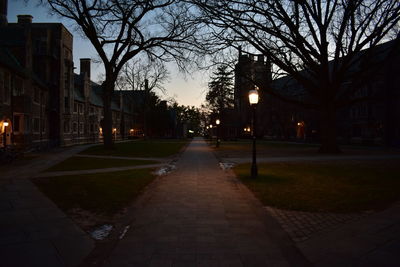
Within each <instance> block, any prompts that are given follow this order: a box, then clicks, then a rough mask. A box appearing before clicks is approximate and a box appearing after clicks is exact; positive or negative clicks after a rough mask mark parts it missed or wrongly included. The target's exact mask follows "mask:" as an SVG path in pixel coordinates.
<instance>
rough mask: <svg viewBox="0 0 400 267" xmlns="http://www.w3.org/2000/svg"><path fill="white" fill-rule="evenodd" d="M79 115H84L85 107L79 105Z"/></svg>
mask: <svg viewBox="0 0 400 267" xmlns="http://www.w3.org/2000/svg"><path fill="white" fill-rule="evenodd" d="M79 114H83V105H82V104H79Z"/></svg>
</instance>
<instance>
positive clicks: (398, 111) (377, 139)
mask: <svg viewBox="0 0 400 267" xmlns="http://www.w3.org/2000/svg"><path fill="white" fill-rule="evenodd" d="M367 53H369V56H372V58H373V59H374V65H375V66H376V70H375V72H374V75H371V77H370V78H369V79H370V80H369V81H368V82H367V86H364V87H363V88H361V89H360V90H357V93H356V95H353V96H350V98H351V97H365V99H366V100H365V101H362V102H359V103H357V104H354V105H352V106H349V107H344V108H342V109H340V110H339V111H338V116H337V125H338V139H339V141H340V142H341V143H369V144H371V143H374V144H385V145H395V146H399V145H400V125H399V121H400V77H399V75H397V72H398V69H400V65H399V62H400V46H399V39H396V40H393V41H390V42H387V43H383V44H381V45H379V46H377V47H376V48H374V50H365V51H362V52H361V53H360V55H359V56H360V57H362V56H364V55H366V54H367ZM259 61H260V60H257V61H255V60H254V55H243V54H242V53H240V55H239V60H238V63H237V65H236V68H235V112H236V114H237V116H236V117H237V118H240V119H239V122H240V125H238V127H237V129H238V130H237V131H238V133H240V131H242V132H241V134H238V136H241V135H243V133H244V131H243V129H245V128H246V127H247V126H246V124H247V125H250V117H249V111H250V107H249V104H248V99H247V93H248V91H249V89H252V83H251V81H250V80H249V79H248V78H246V77H249V76H250V77H255V78H256V79H257V76H260V77H264V79H265V80H263V81H261V82H266V83H267V84H268V86H271V87H273V88H274V89H275V90H279V91H280V92H281V93H282V94H283V95H285V94H286V95H287V96H290V97H291V98H293V97H294V98H297V99H307V97H308V95H307V93H306V91H305V90H304V89H303V88H302V87H301V86H300V85H299V84H298V83H297V82H296V81H295V80H294V79H292V78H291V77H290V76H286V77H282V78H280V79H275V80H271V75H270V72H269V71H268V69H269V68H270V66H269V64H268V63H267V64H265V63H264V62H263V61H261V62H260V63H261V64H263V65H260V63H259ZM361 62H362V61H361ZM256 66H257V67H256ZM259 93H260V103H259V104H258V106H257V109H258V111H257V114H258V123H257V125H258V129H257V132H258V135H260V136H264V137H269V138H274V139H283V140H308V141H318V140H319V116H318V114H317V112H316V111H313V110H309V109H304V108H302V107H301V106H297V105H293V104H288V103H286V102H283V101H281V100H279V99H277V98H275V97H272V96H271V95H268V94H265V93H263V92H262V91H261V90H260V92H259Z"/></svg>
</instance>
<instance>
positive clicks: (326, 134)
mask: <svg viewBox="0 0 400 267" xmlns="http://www.w3.org/2000/svg"><path fill="white" fill-rule="evenodd" d="M320 137H321V147H320V148H319V152H320V153H324V154H338V153H340V152H341V151H340V148H339V145H338V142H337V122H336V109H335V108H334V107H333V104H326V105H323V106H322V108H321V110H320Z"/></svg>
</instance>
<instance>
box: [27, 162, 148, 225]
mask: <svg viewBox="0 0 400 267" xmlns="http://www.w3.org/2000/svg"><path fill="white" fill-rule="evenodd" d="M151 172H152V169H138V170H129V171H120V172H112V173H97V174H84V175H74V176H58V177H45V178H34V179H33V182H34V183H35V184H36V186H38V188H39V189H40V190H41V191H42V192H43V193H44V194H46V195H47V196H48V197H49V198H50V199H51V200H52V201H53V202H54V203H55V204H56V205H57V206H58V207H60V208H61V209H62V210H63V211H64V212H66V213H67V214H68V215H69V216H71V217H72V218H74V219H75V220H76V222H77V223H78V224H79V225H80V226H81V227H82V228H83V229H85V230H87V229H89V228H91V227H93V226H96V225H99V224H104V223H112V222H114V221H115V220H116V218H118V217H119V216H120V215H121V214H123V213H124V209H125V208H126V207H127V206H129V204H130V203H131V202H132V201H133V200H134V199H135V198H136V197H137V196H138V195H139V194H140V192H141V191H142V190H143V189H144V188H145V187H146V186H147V185H148V184H149V183H151V182H152V181H153V180H154V179H155V176H154V175H153V174H151Z"/></svg>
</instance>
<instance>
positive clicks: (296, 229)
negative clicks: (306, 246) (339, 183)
mask: <svg viewBox="0 0 400 267" xmlns="http://www.w3.org/2000/svg"><path fill="white" fill-rule="evenodd" d="M265 209H266V210H267V211H268V212H269V213H270V214H271V215H272V217H274V218H275V219H276V220H277V221H278V222H279V223H280V225H281V226H282V228H283V229H284V230H285V231H286V232H287V233H288V234H289V236H290V237H291V238H292V240H293V241H294V242H302V241H305V240H307V239H309V238H310V237H312V236H313V235H315V234H320V233H323V232H326V231H331V230H333V229H335V228H337V227H340V226H341V225H343V224H345V223H349V222H352V221H355V220H358V219H360V218H363V217H365V216H366V215H368V214H369V213H365V212H364V213H363V212H359V213H346V214H342V213H321V212H305V211H293V210H281V209H277V208H273V207H265Z"/></svg>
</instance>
